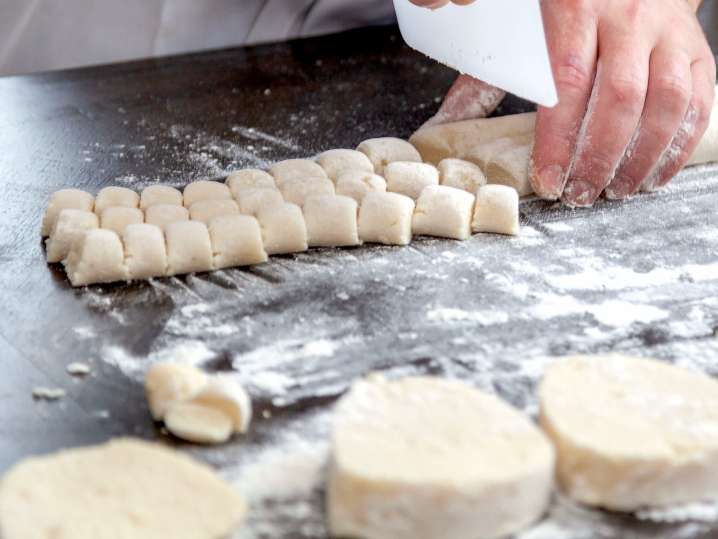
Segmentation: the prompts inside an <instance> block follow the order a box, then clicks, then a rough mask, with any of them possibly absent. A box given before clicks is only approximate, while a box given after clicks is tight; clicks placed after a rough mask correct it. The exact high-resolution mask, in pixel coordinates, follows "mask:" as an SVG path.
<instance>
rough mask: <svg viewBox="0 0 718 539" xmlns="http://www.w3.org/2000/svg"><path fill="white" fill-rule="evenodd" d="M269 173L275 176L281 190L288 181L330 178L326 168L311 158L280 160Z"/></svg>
mask: <svg viewBox="0 0 718 539" xmlns="http://www.w3.org/2000/svg"><path fill="white" fill-rule="evenodd" d="M269 173H270V174H271V175H272V177H273V178H274V182H275V183H276V184H277V187H278V188H279V189H280V190H281V189H282V186H283V185H284V184H285V183H286V182H288V181H295V180H299V181H302V180H306V179H307V178H325V179H328V176H327V173H326V172H324V169H323V168H322V167H320V166H319V165H318V164H317V163H315V162H314V161H312V160H311V159H286V160H284V161H279V162H278V163H275V164H274V165H272V166H271V167H270V169H269Z"/></svg>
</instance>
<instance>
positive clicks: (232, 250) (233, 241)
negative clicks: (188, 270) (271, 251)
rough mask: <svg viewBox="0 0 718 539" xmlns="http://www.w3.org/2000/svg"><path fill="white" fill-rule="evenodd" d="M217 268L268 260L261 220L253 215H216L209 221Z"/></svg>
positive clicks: (214, 265)
mask: <svg viewBox="0 0 718 539" xmlns="http://www.w3.org/2000/svg"><path fill="white" fill-rule="evenodd" d="M209 235H210V238H211V240H212V253H213V258H212V260H213V262H212V267H213V268H214V269H221V268H230V267H233V266H250V265H252V264H261V263H262V262H266V261H267V253H266V251H265V250H264V246H263V244H262V231H261V229H260V228H259V223H258V222H257V220H256V219H255V218H254V217H250V216H249V215H225V216H223V217H216V218H215V219H213V220H212V222H211V223H210V224H209Z"/></svg>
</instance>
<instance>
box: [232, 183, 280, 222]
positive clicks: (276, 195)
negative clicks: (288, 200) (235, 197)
mask: <svg viewBox="0 0 718 539" xmlns="http://www.w3.org/2000/svg"><path fill="white" fill-rule="evenodd" d="M282 204H284V197H282V193H280V192H279V190H278V189H269V188H252V189H245V190H244V191H242V193H241V196H240V199H239V211H240V212H241V213H242V214H243V215H251V216H252V217H256V216H257V215H258V214H259V213H260V212H261V211H262V210H264V209H267V208H273V207H274V206H280V205H282Z"/></svg>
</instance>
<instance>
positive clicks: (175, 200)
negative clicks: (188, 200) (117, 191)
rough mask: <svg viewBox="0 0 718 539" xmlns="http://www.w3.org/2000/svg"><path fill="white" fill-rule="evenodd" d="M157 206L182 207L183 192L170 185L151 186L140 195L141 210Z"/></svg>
mask: <svg viewBox="0 0 718 539" xmlns="http://www.w3.org/2000/svg"><path fill="white" fill-rule="evenodd" d="M157 204H170V205H175V206H181V205H182V192H181V191H180V190H179V189H175V188H174V187H170V186H169V185H150V186H149V187H145V188H144V189H143V190H142V192H141V193H140V209H141V210H146V209H147V208H149V207H150V206H155V205H157Z"/></svg>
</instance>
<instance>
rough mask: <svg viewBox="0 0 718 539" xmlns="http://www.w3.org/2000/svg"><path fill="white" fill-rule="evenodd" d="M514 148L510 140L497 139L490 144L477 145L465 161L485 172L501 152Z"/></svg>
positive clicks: (514, 144) (513, 143)
mask: <svg viewBox="0 0 718 539" xmlns="http://www.w3.org/2000/svg"><path fill="white" fill-rule="evenodd" d="M514 147H516V143H515V142H514V141H513V140H512V139H510V138H498V139H496V140H492V141H490V142H486V143H483V144H479V145H478V146H476V147H475V148H474V149H473V150H471V151H470V152H469V153H468V156H467V159H469V160H470V161H471V162H472V163H476V165H477V166H478V167H479V168H481V170H483V171H486V167H487V166H488V165H489V163H490V162H491V160H492V159H493V158H494V157H495V156H497V155H499V154H500V153H502V152H505V151H507V150H510V149H511V148H514Z"/></svg>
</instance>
